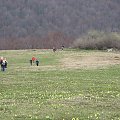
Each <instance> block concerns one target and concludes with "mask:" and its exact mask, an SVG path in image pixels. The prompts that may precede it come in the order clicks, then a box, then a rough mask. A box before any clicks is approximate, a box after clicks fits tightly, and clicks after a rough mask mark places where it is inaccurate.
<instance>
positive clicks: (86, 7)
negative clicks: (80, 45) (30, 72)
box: [0, 0, 120, 50]
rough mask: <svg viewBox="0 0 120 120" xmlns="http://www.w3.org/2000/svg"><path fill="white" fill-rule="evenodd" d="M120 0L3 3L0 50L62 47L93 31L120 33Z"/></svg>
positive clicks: (12, 0) (13, 0) (1, 0)
mask: <svg viewBox="0 0 120 120" xmlns="http://www.w3.org/2000/svg"><path fill="white" fill-rule="evenodd" d="M119 6H120V0H0V49H1V50H2V49H35V48H36V49H37V48H44V49H48V48H52V47H53V46H55V47H57V48H59V47H60V46H61V45H64V46H65V47H69V46H71V44H72V43H73V42H74V41H75V40H76V39H78V38H79V37H80V36H82V35H83V34H85V33H87V32H88V31H90V30H98V31H105V32H120V7H119Z"/></svg>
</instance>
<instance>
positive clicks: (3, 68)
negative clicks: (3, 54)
mask: <svg viewBox="0 0 120 120" xmlns="http://www.w3.org/2000/svg"><path fill="white" fill-rule="evenodd" d="M1 70H2V71H5V60H3V62H2V64H1Z"/></svg>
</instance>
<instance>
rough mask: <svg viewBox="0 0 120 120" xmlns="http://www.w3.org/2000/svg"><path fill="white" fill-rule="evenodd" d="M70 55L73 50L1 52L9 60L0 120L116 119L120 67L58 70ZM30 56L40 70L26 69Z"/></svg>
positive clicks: (0, 85)
mask: <svg viewBox="0 0 120 120" xmlns="http://www.w3.org/2000/svg"><path fill="white" fill-rule="evenodd" d="M77 52H78V51H77ZM91 52H93V51H91ZM71 53H72V55H73V54H74V53H76V51H58V52H56V53H53V52H52V50H36V51H32V50H25V51H23V50H19V51H0V54H1V55H2V56H5V57H6V58H7V60H8V68H7V71H5V72H2V71H1V72H0V119H1V120H119V119H120V65H117V66H115V65H114V66H111V67H107V68H101V69H62V68H61V67H60V66H59V64H60V63H59V62H60V59H63V57H64V55H68V56H69V54H71ZM78 53H79V54H81V53H82V54H89V52H86V51H80V52H78ZM95 53H96V52H95ZM32 56H37V57H38V58H39V59H40V66H38V67H37V66H35V65H33V66H30V64H29V59H30V58H31V57H32ZM47 66H51V67H50V68H49V67H48V68H46V67H47ZM53 67H54V68H55V69H53Z"/></svg>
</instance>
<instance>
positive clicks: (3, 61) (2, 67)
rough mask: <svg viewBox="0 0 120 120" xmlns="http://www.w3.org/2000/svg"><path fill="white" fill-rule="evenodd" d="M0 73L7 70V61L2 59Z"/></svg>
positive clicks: (0, 60) (0, 58) (0, 59)
mask: <svg viewBox="0 0 120 120" xmlns="http://www.w3.org/2000/svg"><path fill="white" fill-rule="evenodd" d="M0 65H1V71H5V70H6V68H7V60H6V58H4V57H0Z"/></svg>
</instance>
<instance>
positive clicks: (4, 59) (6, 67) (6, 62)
mask: <svg viewBox="0 0 120 120" xmlns="http://www.w3.org/2000/svg"><path fill="white" fill-rule="evenodd" d="M4 61H5V68H7V63H8V62H7V60H6V58H4Z"/></svg>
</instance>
